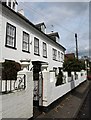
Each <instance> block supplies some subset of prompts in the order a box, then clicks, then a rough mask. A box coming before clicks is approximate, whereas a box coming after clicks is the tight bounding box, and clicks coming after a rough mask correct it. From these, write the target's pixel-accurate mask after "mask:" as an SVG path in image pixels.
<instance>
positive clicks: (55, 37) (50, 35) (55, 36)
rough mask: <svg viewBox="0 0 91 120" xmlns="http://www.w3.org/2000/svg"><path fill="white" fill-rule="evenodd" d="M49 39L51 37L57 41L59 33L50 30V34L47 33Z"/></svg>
mask: <svg viewBox="0 0 91 120" xmlns="http://www.w3.org/2000/svg"><path fill="white" fill-rule="evenodd" d="M47 35H48V36H49V37H50V38H51V39H53V40H54V41H55V42H59V38H60V37H59V34H58V32H52V33H50V34H47Z"/></svg>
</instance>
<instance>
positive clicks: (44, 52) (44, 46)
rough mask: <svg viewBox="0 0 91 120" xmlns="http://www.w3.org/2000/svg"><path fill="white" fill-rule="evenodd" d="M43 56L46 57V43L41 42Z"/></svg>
mask: <svg viewBox="0 0 91 120" xmlns="http://www.w3.org/2000/svg"><path fill="white" fill-rule="evenodd" d="M43 57H47V44H46V43H45V42H43Z"/></svg>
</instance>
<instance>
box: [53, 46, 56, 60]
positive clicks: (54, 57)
mask: <svg viewBox="0 0 91 120" xmlns="http://www.w3.org/2000/svg"><path fill="white" fill-rule="evenodd" d="M52 51H53V60H57V50H56V49H54V48H53V49H52Z"/></svg>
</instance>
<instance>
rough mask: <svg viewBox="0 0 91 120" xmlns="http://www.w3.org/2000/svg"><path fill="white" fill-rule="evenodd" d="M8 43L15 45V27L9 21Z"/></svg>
mask: <svg viewBox="0 0 91 120" xmlns="http://www.w3.org/2000/svg"><path fill="white" fill-rule="evenodd" d="M6 32H7V33H6V35H7V36H6V45H8V46H11V47H15V27H14V26H12V25H10V24H9V23H7V31H6Z"/></svg>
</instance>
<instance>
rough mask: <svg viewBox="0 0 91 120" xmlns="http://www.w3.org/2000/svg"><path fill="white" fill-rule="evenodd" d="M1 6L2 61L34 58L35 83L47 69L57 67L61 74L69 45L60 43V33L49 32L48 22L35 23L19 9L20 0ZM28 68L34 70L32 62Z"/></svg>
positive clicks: (0, 38) (30, 59)
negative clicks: (47, 30)
mask: <svg viewBox="0 0 91 120" xmlns="http://www.w3.org/2000/svg"><path fill="white" fill-rule="evenodd" d="M0 8H1V10H2V12H0V27H1V34H0V51H1V52H0V62H1V63H2V62H4V61H5V60H13V61H17V62H19V63H21V62H23V61H31V63H32V65H33V79H34V81H35V82H34V84H35V85H34V86H36V84H38V79H39V72H41V71H43V70H44V69H46V70H48V71H52V70H54V71H55V74H58V73H59V70H60V69H61V68H62V67H63V61H64V53H65V48H64V47H63V46H62V45H60V44H59V43H58V42H59V39H60V37H59V35H58V33H57V32H55V33H50V34H47V33H46V26H45V24H44V23H40V24H37V25H34V24H33V23H31V22H30V21H29V20H28V19H27V18H26V17H25V16H24V15H22V14H21V13H19V12H17V2H16V0H11V3H10V2H8V0H7V1H6V2H4V3H3V4H2V3H0ZM28 69H29V70H30V69H31V66H29V68H28ZM35 100H37V97H36V98H35Z"/></svg>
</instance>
